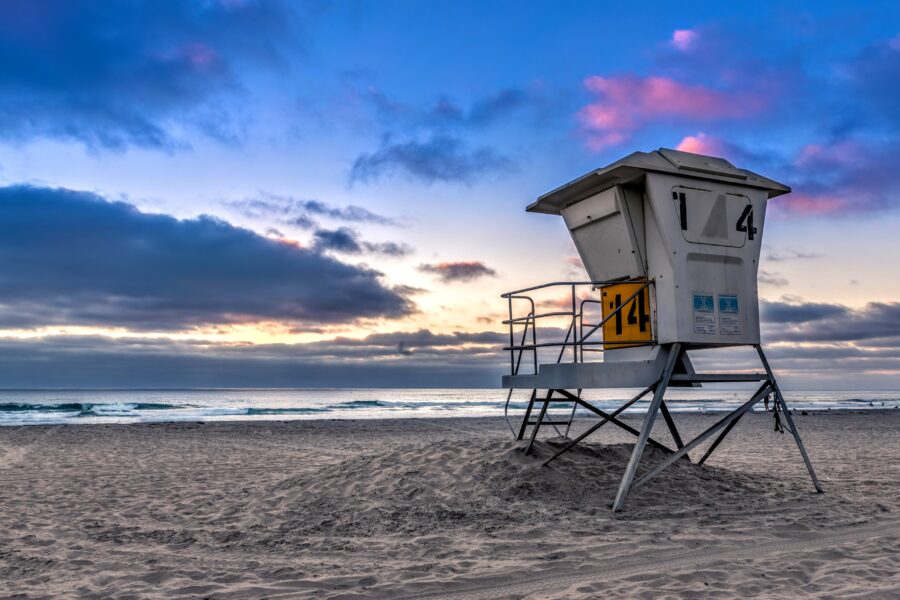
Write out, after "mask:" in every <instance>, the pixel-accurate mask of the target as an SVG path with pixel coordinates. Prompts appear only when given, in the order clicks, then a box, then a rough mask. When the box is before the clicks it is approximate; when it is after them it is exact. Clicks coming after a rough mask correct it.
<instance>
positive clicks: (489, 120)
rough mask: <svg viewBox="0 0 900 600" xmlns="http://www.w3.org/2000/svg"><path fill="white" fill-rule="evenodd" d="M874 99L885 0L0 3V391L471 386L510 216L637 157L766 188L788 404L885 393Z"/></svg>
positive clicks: (899, 35) (898, 22)
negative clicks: (690, 157) (647, 155)
mask: <svg viewBox="0 0 900 600" xmlns="http://www.w3.org/2000/svg"><path fill="white" fill-rule="evenodd" d="M898 94H900V7H898V6H897V5H896V3H889V2H883V3H879V2H870V3H865V4H861V5H856V4H850V3H840V2H832V3H829V2H815V3H791V4H789V5H786V4H785V3H775V2H772V3H765V2H752V3H751V2H747V3H679V4H673V3H664V2H660V3H645V4H643V5H642V9H641V10H635V9H634V8H633V7H629V6H627V5H618V6H616V5H604V4H600V3H588V2H585V3H578V2H565V3H538V2H525V3H522V2H455V3H449V4H448V3H429V2H377V3H374V2H372V3H362V2H343V3H329V2H307V3H302V2H279V1H265V0H256V1H254V0H220V1H214V0H205V1H195V2H170V3H164V4H161V3H153V2H138V1H131V2H109V3H98V2H87V1H83V2H80V1H69V2H61V1H47V0H38V1H33V2H8V3H4V4H3V5H0V184H2V186H4V187H3V188H2V189H0V213H2V214H0V229H2V233H3V236H2V239H0V281H2V282H3V283H4V285H2V286H0V356H2V357H3V360H2V361H0V365H3V366H0V386H2V387H22V386H25V387H28V386H50V387H56V386H85V385H87V386H94V387H97V386H101V387H102V386H104V385H113V386H119V387H121V386H123V385H140V386H147V387H173V386H186V385H202V386H216V385H223V386H237V385H266V384H270V385H300V386H302V385H318V386H322V385H358V386H366V385H445V386H453V385H496V384H497V383H498V377H499V374H500V372H501V371H502V369H503V365H504V364H505V363H504V359H503V357H502V356H501V355H499V354H498V352H497V347H498V346H499V345H501V344H502V343H503V335H502V331H503V330H502V327H501V326H500V324H499V321H500V320H501V319H502V318H503V311H504V306H503V304H502V302H501V301H500V300H499V298H498V295H499V294H500V293H501V292H503V291H505V290H507V289H513V288H517V287H522V286H526V285H531V284H535V283H540V282H543V281H547V280H553V279H571V278H580V277H582V276H583V273H581V272H580V269H579V267H578V265H577V261H575V260H573V258H574V256H575V252H574V248H573V247H572V245H571V242H570V241H569V238H568V235H567V233H566V231H565V228H564V227H563V226H562V223H561V222H560V221H559V220H558V219H554V218H550V217H542V216H538V215H528V214H525V213H524V210H523V209H524V207H525V206H526V205H527V204H528V203H530V202H531V201H532V200H533V199H534V198H535V197H536V196H537V195H539V194H541V193H543V192H545V191H548V190H549V189H552V188H554V187H556V186H558V185H560V184H562V183H564V182H566V181H569V180H570V179H572V178H574V177H576V176H579V175H581V174H583V173H584V172H586V171H588V170H590V169H592V168H595V167H597V166H600V165H604V164H607V163H609V162H611V161H613V160H615V159H617V158H619V157H621V156H623V155H625V154H628V153H630V152H632V151H634V150H651V149H655V148H658V147H661V146H665V147H681V148H683V149H688V150H694V151H700V152H704V153H711V154H719V155H723V156H725V157H726V158H728V159H730V160H732V161H733V162H734V163H735V164H737V165H738V166H741V167H745V168H749V169H753V170H756V171H758V172H760V173H763V174H765V175H768V176H770V177H772V178H774V179H777V180H779V181H783V182H785V183H787V184H789V185H791V186H792V187H793V188H794V192H793V193H792V194H791V195H788V196H785V197H783V198H780V199H778V200H775V201H774V202H773V203H772V205H771V206H770V218H769V219H768V222H767V224H766V231H765V250H764V252H763V261H762V265H761V277H760V294H761V297H762V298H763V316H764V319H766V318H767V319H768V321H767V322H766V323H765V324H764V326H763V331H764V338H765V340H764V341H766V342H767V343H768V344H769V345H770V347H771V348H772V352H773V353H774V354H776V355H777V356H778V359H779V360H778V365H779V367H780V369H781V373H782V375H783V376H784V377H785V378H786V379H787V381H789V382H790V383H791V384H792V385H794V386H798V387H829V386H838V387H859V388H877V387H897V386H898V376H900V304H898V301H897V299H898V298H900V268H898V267H897V264H896V258H895V257H896V255H897V253H898V252H900V237H898V236H897V235H896V231H897V230H898V226H900V213H898V210H897V208H898V204H900V196H898V194H900V173H898V169H897V158H896V157H897V156H898V155H900V153H898V151H900V109H898V106H900V105H898V103H897V102H896V98H897V97H898ZM788 317H789V318H788ZM47 365H52V367H53V368H52V369H49V370H48V368H47ZM50 371H52V372H50Z"/></svg>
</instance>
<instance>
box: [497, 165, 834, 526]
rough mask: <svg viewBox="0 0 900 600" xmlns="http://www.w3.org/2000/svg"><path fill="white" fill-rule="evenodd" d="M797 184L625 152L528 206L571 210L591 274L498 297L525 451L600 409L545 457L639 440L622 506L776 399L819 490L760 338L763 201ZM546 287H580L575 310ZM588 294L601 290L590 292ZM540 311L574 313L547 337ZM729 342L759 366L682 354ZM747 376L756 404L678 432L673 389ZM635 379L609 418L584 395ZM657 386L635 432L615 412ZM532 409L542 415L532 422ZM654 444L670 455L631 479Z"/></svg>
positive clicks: (566, 213)
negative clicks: (665, 436) (700, 362)
mask: <svg viewBox="0 0 900 600" xmlns="http://www.w3.org/2000/svg"><path fill="white" fill-rule="evenodd" d="M789 192H790V188H788V187H787V186H785V185H782V184H780V183H778V182H776V181H773V180H771V179H767V178H765V177H762V176H760V175H757V174H756V173H753V172H751V171H747V170H745V169H738V168H736V167H734V166H733V165H732V164H731V163H729V162H728V161H726V160H724V159H722V158H715V157H711V156H703V155H699V154H692V153H688V152H680V151H677V150H669V149H665V148H661V149H659V150H657V151H654V152H635V153H633V154H630V155H628V156H626V157H625V158H623V159H621V160H619V161H616V162H614V163H612V164H611V165H609V166H607V167H603V168H601V169H598V170H596V171H592V172H590V173H588V174H587V175H584V176H583V177H580V178H578V179H576V180H574V181H572V182H570V183H567V184H566V185H564V186H562V187H560V188H557V189H555V190H553V191H552V192H549V193H547V194H545V195H543V196H541V197H540V198H538V199H537V201H536V202H534V203H533V204H531V205H530V206H529V207H528V209H527V210H528V211H529V212H536V213H544V214H550V215H560V216H562V217H563V219H564V221H565V223H566V226H567V227H568V229H569V232H570V233H571V235H572V239H573V241H574V242H575V246H576V248H577V249H578V253H579V255H580V257H581V260H582V262H583V263H584V267H585V269H586V270H587V273H588V275H589V277H590V279H591V280H590V281H582V282H553V283H548V284H544V285H539V286H534V287H531V288H526V289H523V290H517V291H515V292H509V293H507V294H504V295H503V298H505V299H507V301H508V307H509V318H508V319H507V320H506V321H504V324H507V325H508V326H509V346H507V347H506V348H504V349H505V350H508V351H509V353H510V374H509V375H507V376H504V377H503V386H504V387H506V388H509V396H508V398H507V407H508V406H509V399H510V398H512V394H513V391H514V390H516V389H528V390H531V396H530V399H529V402H528V407H527V409H526V411H525V415H524V418H523V419H522V422H521V424H520V425H519V427H518V428H515V427H513V426H512V424H510V426H511V429H512V430H513V433H514V434H515V435H516V437H517V439H520V440H521V439H524V437H525V434H526V431H527V428H528V427H529V426H531V427H532V430H531V434H530V437H529V440H528V444H527V446H526V452H530V450H531V447H532V445H533V443H534V440H535V439H536V438H537V435H538V431H539V430H540V429H541V427H542V426H544V425H551V426H553V427H554V428H556V426H557V425H566V426H567V428H566V434H567V433H568V427H569V426H571V423H572V417H573V416H574V414H575V409H576V408H577V407H579V406H580V407H582V408H585V409H587V410H589V411H591V412H592V413H594V414H596V415H598V416H599V417H600V418H601V420H600V422H598V423H597V424H595V425H593V426H592V427H590V428H589V429H588V430H587V431H585V432H584V433H583V434H581V435H580V436H578V437H577V438H576V439H574V440H573V441H571V442H570V443H569V444H568V445H566V446H565V447H563V448H562V449H561V450H559V452H557V453H556V454H555V455H553V456H552V457H550V458H549V459H547V461H546V462H545V464H546V463H548V462H550V461H552V460H554V459H555V458H556V457H558V456H559V455H560V454H562V453H564V452H566V451H567V450H569V449H571V448H572V447H573V446H574V445H575V444H577V443H579V442H580V441H582V440H584V439H585V438H586V437H587V436H589V435H590V434H592V433H593V432H595V431H596V430H597V429H599V428H600V427H602V426H603V425H605V424H606V423H613V424H615V425H617V426H619V427H621V428H623V429H625V430H626V431H629V432H630V433H632V434H634V435H635V436H637V443H636V444H635V447H634V451H633V453H632V455H631V459H630V460H629V462H628V465H627V467H626V469H625V474H624V476H623V478H622V482H621V485H620V486H619V490H618V493H617V494H616V498H615V501H614V503H613V510H614V511H618V510H620V509H621V508H622V506H623V504H624V502H625V499H626V497H627V495H628V493H629V491H631V490H634V489H636V488H637V487H639V486H641V485H643V484H644V483H646V482H647V481H648V480H650V479H651V478H653V477H655V476H656V475H657V474H659V473H660V472H661V471H662V470H663V469H665V468H666V467H668V466H669V465H671V464H672V463H673V462H675V461H676V460H678V459H680V458H682V457H687V456H688V452H690V451H691V450H693V449H695V448H697V447H698V446H699V445H700V444H701V443H703V442H704V441H705V440H707V439H708V438H710V437H711V436H713V435H714V434H716V433H719V435H718V437H717V438H716V439H715V440H714V441H713V442H712V444H711V445H710V446H709V448H708V449H707V450H706V452H705V454H704V455H703V457H702V458H701V459H700V460H699V461H698V464H703V462H705V461H706V459H707V458H708V457H709V456H710V454H712V452H713V451H714V450H715V448H716V447H717V446H718V445H719V443H721V441H722V440H723V439H724V438H725V436H726V435H727V434H728V433H729V432H730V431H731V429H732V427H734V425H735V424H736V423H737V421H738V420H739V419H740V418H741V416H743V415H744V414H745V413H746V412H747V411H749V410H750V409H751V408H752V407H753V406H754V405H756V404H757V403H758V402H760V401H761V400H762V399H763V398H766V397H768V396H770V395H774V397H775V403H774V408H775V411H776V419H778V420H777V421H776V422H777V423H780V418H779V417H778V412H779V411H780V412H781V413H782V414H783V415H784V419H785V421H786V422H787V428H788V429H789V430H790V432H791V433H792V434H793V437H794V439H795V441H796V442H797V446H798V447H799V449H800V454H801V455H802V457H803V460H804V461H805V463H806V467H807V469H808V470H809V474H810V476H811V477H812V480H813V484H814V485H815V487H816V490H817V491H819V492H821V491H822V489H821V486H820V485H819V482H818V479H817V478H816V475H815V472H814V471H813V467H812V464H811V463H810V460H809V457H808V455H807V453H806V449H805V448H804V447H803V442H802V441H801V439H800V436H799V434H798V432H797V428H796V426H795V425H794V422H793V419H792V418H791V413H790V411H789V410H788V407H787V404H786V403H785V400H784V396H783V395H782V393H781V390H780V388H779V387H778V383H777V382H776V380H775V376H774V374H773V373H772V369H771V368H770V366H769V363H768V361H767V360H766V356H765V354H764V353H763V349H762V346H761V345H760V336H759V300H758V294H757V283H756V278H757V268H758V263H759V256H760V247H761V243H762V233H763V225H764V223H765V215H766V203H767V201H768V200H769V199H770V198H773V197H775V196H779V195H781V194H786V193H789ZM551 288H555V289H558V288H562V289H564V290H565V291H566V297H567V298H568V297H569V296H571V310H563V311H560V310H553V311H550V312H546V313H542V314H537V313H536V309H535V306H536V304H535V301H534V298H533V296H534V295H535V294H536V293H538V292H539V291H545V290H548V289H551ZM585 292H588V293H589V294H594V295H597V296H598V297H592V296H588V297H585V296H584V293H585ZM598 304H599V305H600V308H601V316H600V321H599V322H598V323H594V324H592V323H587V322H585V319H586V314H587V312H586V311H589V310H590V308H591V306H592V305H593V306H596V305H598ZM520 307H524V309H525V311H526V312H525V313H524V314H522V312H521V308H520ZM539 319H555V320H556V321H557V322H559V321H560V320H563V321H564V322H567V323H568V330H567V332H566V335H565V339H564V340H562V341H549V342H548V341H543V339H542V341H541V342H540V343H539V342H538V329H537V325H538V320H539ZM520 328H521V331H520ZM557 331H558V330H557ZM542 337H543V336H542ZM733 346H753V347H754V349H755V350H756V352H757V354H758V356H759V359H760V361H761V363H762V367H763V369H764V372H752V373H750V372H734V373H704V374H701V373H696V372H695V371H694V369H693V366H692V364H691V361H690V359H689V357H688V354H687V352H688V351H690V350H699V349H714V348H723V347H733ZM556 348H558V349H559V350H558V354H557V353H556V351H555V349H556ZM570 350H571V354H570V355H569V351H570ZM547 351H551V352H553V354H554V355H555V358H556V360H555V361H554V362H547V363H543V362H542V361H541V360H539V355H540V353H541V352H544V353H546V352H547ZM585 352H588V353H591V352H597V353H602V361H594V362H591V361H587V362H586V361H585ZM526 353H530V354H531V361H529V362H531V363H532V367H533V369H532V372H531V373H527V374H526V373H523V372H522V357H523V354H526ZM589 355H590V354H589ZM569 356H570V358H571V359H570V360H569ZM564 358H565V359H566V360H565V361H564ZM747 381H755V382H760V387H759V388H758V389H757V390H756V392H755V393H754V394H753V395H752V396H751V397H750V399H749V400H747V402H745V403H744V404H742V405H741V406H740V407H738V408H737V409H736V410H734V411H733V412H731V413H729V414H728V415H726V416H724V417H723V418H722V419H720V420H719V421H718V422H716V423H715V424H714V425H712V426H711V427H710V428H709V429H707V430H706V431H704V432H703V433H702V434H700V435H699V436H697V437H696V438H695V439H694V440H692V441H690V442H688V443H684V442H683V441H682V439H681V436H680V435H679V433H678V429H677V427H676V426H675V422H674V420H673V419H672V416H671V414H670V413H669V410H668V408H667V407H666V403H665V400H664V396H665V393H666V390H667V388H669V387H670V386H685V387H696V386H700V385H702V384H703V383H712V382H747ZM629 387H633V388H642V389H643V391H641V392H640V393H639V394H638V395H636V396H635V397H633V398H632V399H631V400H629V401H627V402H625V403H624V404H623V405H622V406H621V407H619V408H618V409H617V410H615V411H614V412H612V413H606V412H605V411H603V410H600V409H598V408H597V407H595V406H593V405H592V404H590V403H589V402H588V401H586V400H585V399H584V398H582V390H584V389H587V388H629ZM541 390H546V391H547V392H546V395H541V394H540V391H541ZM651 392H652V393H653V398H652V400H651V401H650V405H649V408H648V410H647V414H646V416H645V417H644V421H643V424H642V426H641V429H640V430H636V429H634V428H632V427H630V426H629V425H627V424H626V423H624V422H622V421H620V420H619V419H618V418H617V417H618V415H619V414H621V413H622V412H623V411H624V410H625V409H627V408H628V407H630V406H631V405H633V404H634V403H636V402H637V401H638V400H640V399H641V398H643V397H644V396H646V395H647V394H649V393H651ZM553 403H563V404H572V411H571V413H570V414H569V416H568V419H567V420H566V419H563V420H553V417H549V413H548V408H549V406H550V405H551V404H553ZM535 408H538V416H537V418H536V419H534V420H532V415H533V413H534V409H535ZM659 412H662V415H663V418H664V419H665V422H666V425H667V426H668V429H669V432H670V433H671V435H672V439H673V440H674V442H675V445H676V446H677V448H676V449H674V450H673V449H670V448H668V447H666V446H665V445H663V444H661V443H659V442H658V441H656V440H654V439H653V438H651V437H650V432H651V430H652V428H653V424H654V422H655V419H656V416H657V414H658V413H659ZM507 418H508V415H507ZM556 418H558V417H556ZM557 431H558V430H557ZM648 443H649V444H652V445H654V446H656V447H658V448H660V449H662V450H663V451H665V452H667V453H668V454H669V456H668V457H667V458H666V459H665V460H664V461H663V462H662V463H660V464H659V465H657V466H656V467H654V468H653V469H650V470H648V471H647V472H646V473H644V474H643V475H642V476H641V477H639V478H638V479H637V480H635V473H636V471H637V467H638V464H639V462H640V460H641V455H642V454H643V451H644V449H645V447H646V445H647V444H648ZM688 459H689V458H688Z"/></svg>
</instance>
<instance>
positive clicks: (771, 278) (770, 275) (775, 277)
mask: <svg viewBox="0 0 900 600" xmlns="http://www.w3.org/2000/svg"><path fill="white" fill-rule="evenodd" d="M758 279H759V282H760V283H763V284H765V285H771V286H773V287H784V286H786V285H787V284H788V280H787V279H785V278H784V277H782V276H781V273H774V272H771V271H764V270H762V269H760V270H759V275H758Z"/></svg>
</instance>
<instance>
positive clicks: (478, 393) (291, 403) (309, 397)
mask: <svg viewBox="0 0 900 600" xmlns="http://www.w3.org/2000/svg"><path fill="white" fill-rule="evenodd" d="M751 393H752V390H750V389H742V390H737V389H730V390H712V389H709V390H677V389H675V390H669V392H668V393H667V395H666V399H667V403H668V404H669V407H670V408H671V409H672V410H673V411H676V412H723V411H728V410H731V409H733V408H734V407H736V406H737V405H739V404H741V403H743V402H744V401H746V400H747V399H748V398H749V396H750V394H751ZM633 394H634V391H632V390H615V389H609V390H589V391H588V392H586V393H585V395H584V397H585V398H586V399H588V400H590V401H592V402H594V403H595V404H596V405H597V406H598V407H599V408H601V409H604V410H614V409H615V408H616V407H618V406H619V405H620V404H621V403H622V401H623V400H626V399H628V398H630V397H631V396H632V395H633ZM506 395H507V392H506V390H501V389H214V390H6V391H0V426H4V425H5V426H16V425H41V424H61V423H69V424H80V423H84V424H87V423H149V422H164V421H259V420H279V421H283V420H295V419H379V418H421V417H485V416H494V417H496V416H502V415H503V408H504V404H505V403H506ZM785 396H786V399H787V401H788V404H789V405H790V406H791V407H792V408H796V409H798V410H838V409H862V410H868V409H876V408H877V409H882V408H890V409H897V408H900V391H872V392H823V391H785ZM527 401H528V392H527V391H526V390H519V391H517V392H516V394H515V395H514V396H513V399H512V401H511V403H510V405H509V411H510V415H512V416H515V418H519V416H520V415H521V413H522V410H523V409H524V408H525V405H526V403H527ZM646 406H647V402H646V401H642V402H639V403H637V404H635V405H634V406H633V407H632V408H630V409H629V410H628V411H626V412H630V413H640V412H643V411H645V410H646ZM757 409H758V410H763V407H762V404H761V403H760V404H759V405H758V407H757ZM555 411H556V412H565V410H564V407H562V406H560V407H559V408H556V409H555ZM581 412H582V411H581V409H579V412H578V413H577V414H581Z"/></svg>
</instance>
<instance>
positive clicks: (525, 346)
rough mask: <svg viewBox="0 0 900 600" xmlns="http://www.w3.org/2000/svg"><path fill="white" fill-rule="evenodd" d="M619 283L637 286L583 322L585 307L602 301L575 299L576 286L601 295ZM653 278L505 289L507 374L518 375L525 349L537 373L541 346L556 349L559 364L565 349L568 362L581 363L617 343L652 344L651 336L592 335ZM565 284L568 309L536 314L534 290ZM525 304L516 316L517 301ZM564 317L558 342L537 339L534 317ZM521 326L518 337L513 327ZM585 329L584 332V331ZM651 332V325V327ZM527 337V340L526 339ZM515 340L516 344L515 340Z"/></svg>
mask: <svg viewBox="0 0 900 600" xmlns="http://www.w3.org/2000/svg"><path fill="white" fill-rule="evenodd" d="M623 283H628V284H638V285H639V287H638V288H637V289H635V290H634V292H633V293H632V294H631V295H630V296H628V297H627V298H626V299H625V300H623V301H622V302H621V304H619V305H618V306H617V307H615V308H613V309H612V311H611V312H609V313H608V314H606V315H605V316H604V317H602V319H601V321H600V322H599V323H586V322H585V320H584V319H585V306H586V305H591V304H597V305H600V306H602V303H603V301H602V300H601V299H600V298H593V297H587V298H585V297H582V298H580V299H579V296H578V291H579V289H583V288H589V289H590V291H591V292H595V291H596V292H597V293H598V294H602V290H603V288H605V287H607V286H611V285H620V284H623ZM652 286H653V280H651V279H630V280H616V281H553V282H550V283H544V284H541V285H535V286H532V287H527V288H523V289H521V290H515V291H513V292H507V293H505V294H502V295H501V298H505V299H506V300H507V305H508V310H509V318H507V319H506V320H505V321H503V324H504V325H508V326H509V345H508V346H504V348H503V350H504V351H508V352H509V361H510V362H509V366H510V374H511V375H518V374H519V370H520V368H521V366H522V356H523V355H524V354H525V353H526V352H531V354H532V357H531V358H532V360H531V362H532V368H533V373H534V374H537V372H538V351H539V350H540V349H542V348H559V353H558V354H557V356H556V362H557V363H561V362H562V360H563V357H564V356H565V354H566V350H567V349H569V348H571V349H572V362H576V363H577V362H584V353H585V352H603V351H604V350H606V349H608V348H610V347H617V346H618V347H621V346H647V345H653V344H656V339H655V338H654V337H653V336H652V335H651V338H650V339H649V340H647V339H641V340H619V339H617V340H606V339H602V335H599V336H598V335H596V334H597V332H600V333H601V334H602V332H603V326H604V325H605V324H606V323H607V322H608V321H609V320H610V319H613V318H616V316H617V315H619V314H620V313H621V311H622V310H623V309H625V308H626V307H627V306H629V304H630V303H631V302H632V301H633V300H635V299H636V298H637V297H638V296H639V295H640V294H643V293H644V290H648V289H650V288H652ZM558 287H568V288H569V292H570V296H571V299H572V300H571V307H570V308H571V309H570V310H551V311H549V312H544V313H539V314H538V313H537V312H536V308H535V307H536V303H535V300H534V298H533V297H532V296H534V295H535V294H534V292H537V291H540V290H548V289H550V288H558ZM522 302H524V303H527V310H528V312H526V313H525V314H523V315H519V316H517V313H516V311H515V309H516V307H517V305H519V304H520V303H522ZM553 318H555V319H564V320H567V321H568V322H569V325H568V329H567V330H566V334H565V337H564V338H563V339H562V341H559V340H558V339H557V340H551V341H541V342H538V320H539V319H553ZM520 325H521V326H523V329H522V332H521V336H517V335H516V334H517V332H516V328H517V327H518V326H520ZM585 328H587V331H586V332H585ZM651 333H652V328H651ZM529 334H530V336H529ZM529 337H530V338H531V339H530V343H528V342H529ZM597 338H600V339H597ZM517 340H518V343H516V342H517Z"/></svg>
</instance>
